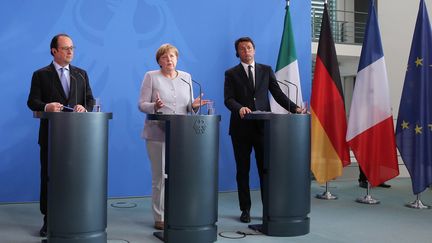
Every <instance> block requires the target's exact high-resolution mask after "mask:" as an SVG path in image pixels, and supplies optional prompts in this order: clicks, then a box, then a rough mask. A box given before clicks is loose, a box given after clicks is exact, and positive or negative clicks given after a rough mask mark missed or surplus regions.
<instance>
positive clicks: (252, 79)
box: [248, 65, 255, 88]
mask: <svg viewBox="0 0 432 243" xmlns="http://www.w3.org/2000/svg"><path fill="white" fill-rule="evenodd" d="M248 77H249V82H250V83H251V84H252V87H254V88H255V82H254V78H253V74H252V65H249V66H248Z"/></svg>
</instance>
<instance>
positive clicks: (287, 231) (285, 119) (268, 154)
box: [246, 112, 310, 236]
mask: <svg viewBox="0 0 432 243" xmlns="http://www.w3.org/2000/svg"><path fill="white" fill-rule="evenodd" d="M246 119H254V120H263V121H264V126H265V129H264V140H265V144H264V146H265V147H264V175H263V177H264V178H263V223H262V225H251V226H250V227H251V228H254V229H259V230H261V231H262V232H263V233H264V234H266V235H271V236H297V235H304V234H307V233H309V225H310V220H309V217H308V214H309V213H310V115H299V114H287V115H282V114H272V113H269V112H255V113H251V114H248V116H247V117H246Z"/></svg>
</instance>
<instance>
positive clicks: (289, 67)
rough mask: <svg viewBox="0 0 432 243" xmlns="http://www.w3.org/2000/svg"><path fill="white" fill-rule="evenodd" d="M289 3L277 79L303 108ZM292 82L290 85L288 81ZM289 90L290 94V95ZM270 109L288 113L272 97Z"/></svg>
mask: <svg viewBox="0 0 432 243" xmlns="http://www.w3.org/2000/svg"><path fill="white" fill-rule="evenodd" d="M288 3H289V1H288V2H287V6H286V13H285V22H284V30H283V33H282V41H281V45H280V49H279V56H278V60H277V64H276V73H275V74H276V79H277V80H279V81H280V82H282V83H285V84H286V85H288V87H289V88H288V87H287V86H285V85H283V84H280V83H278V84H279V87H280V88H281V90H282V91H283V92H284V93H285V94H286V95H287V96H288V97H289V98H290V100H291V101H293V102H296V103H297V106H301V105H302V102H303V98H302V92H301V85H300V74H299V68H298V62H297V54H296V50H295V44H294V35H293V31H292V26H291V15H290V11H289V5H288ZM285 80H286V81H289V82H291V84H290V83H288V82H286V81H285ZM288 89H289V94H288ZM270 107H271V110H272V112H274V113H281V114H286V113H288V111H287V110H285V109H284V108H283V107H281V106H280V105H279V104H278V103H277V102H276V101H275V100H274V98H273V97H270Z"/></svg>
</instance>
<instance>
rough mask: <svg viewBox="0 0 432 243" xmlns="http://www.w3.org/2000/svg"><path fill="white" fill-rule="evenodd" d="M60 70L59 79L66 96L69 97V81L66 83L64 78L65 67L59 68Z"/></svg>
mask: <svg viewBox="0 0 432 243" xmlns="http://www.w3.org/2000/svg"><path fill="white" fill-rule="evenodd" d="M60 72H61V74H60V81H61V84H62V86H63V90H64V92H65V94H66V98H68V97H69V83H68V81H67V78H66V74H65V68H60Z"/></svg>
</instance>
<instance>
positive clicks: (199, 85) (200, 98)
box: [191, 79, 202, 115]
mask: <svg viewBox="0 0 432 243" xmlns="http://www.w3.org/2000/svg"><path fill="white" fill-rule="evenodd" d="M191 80H192V82H194V83H196V84H197V85H198V87H199V108H198V114H199V115H201V107H202V103H201V102H202V92H201V84H200V83H198V82H197V81H195V80H193V79H191Z"/></svg>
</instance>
